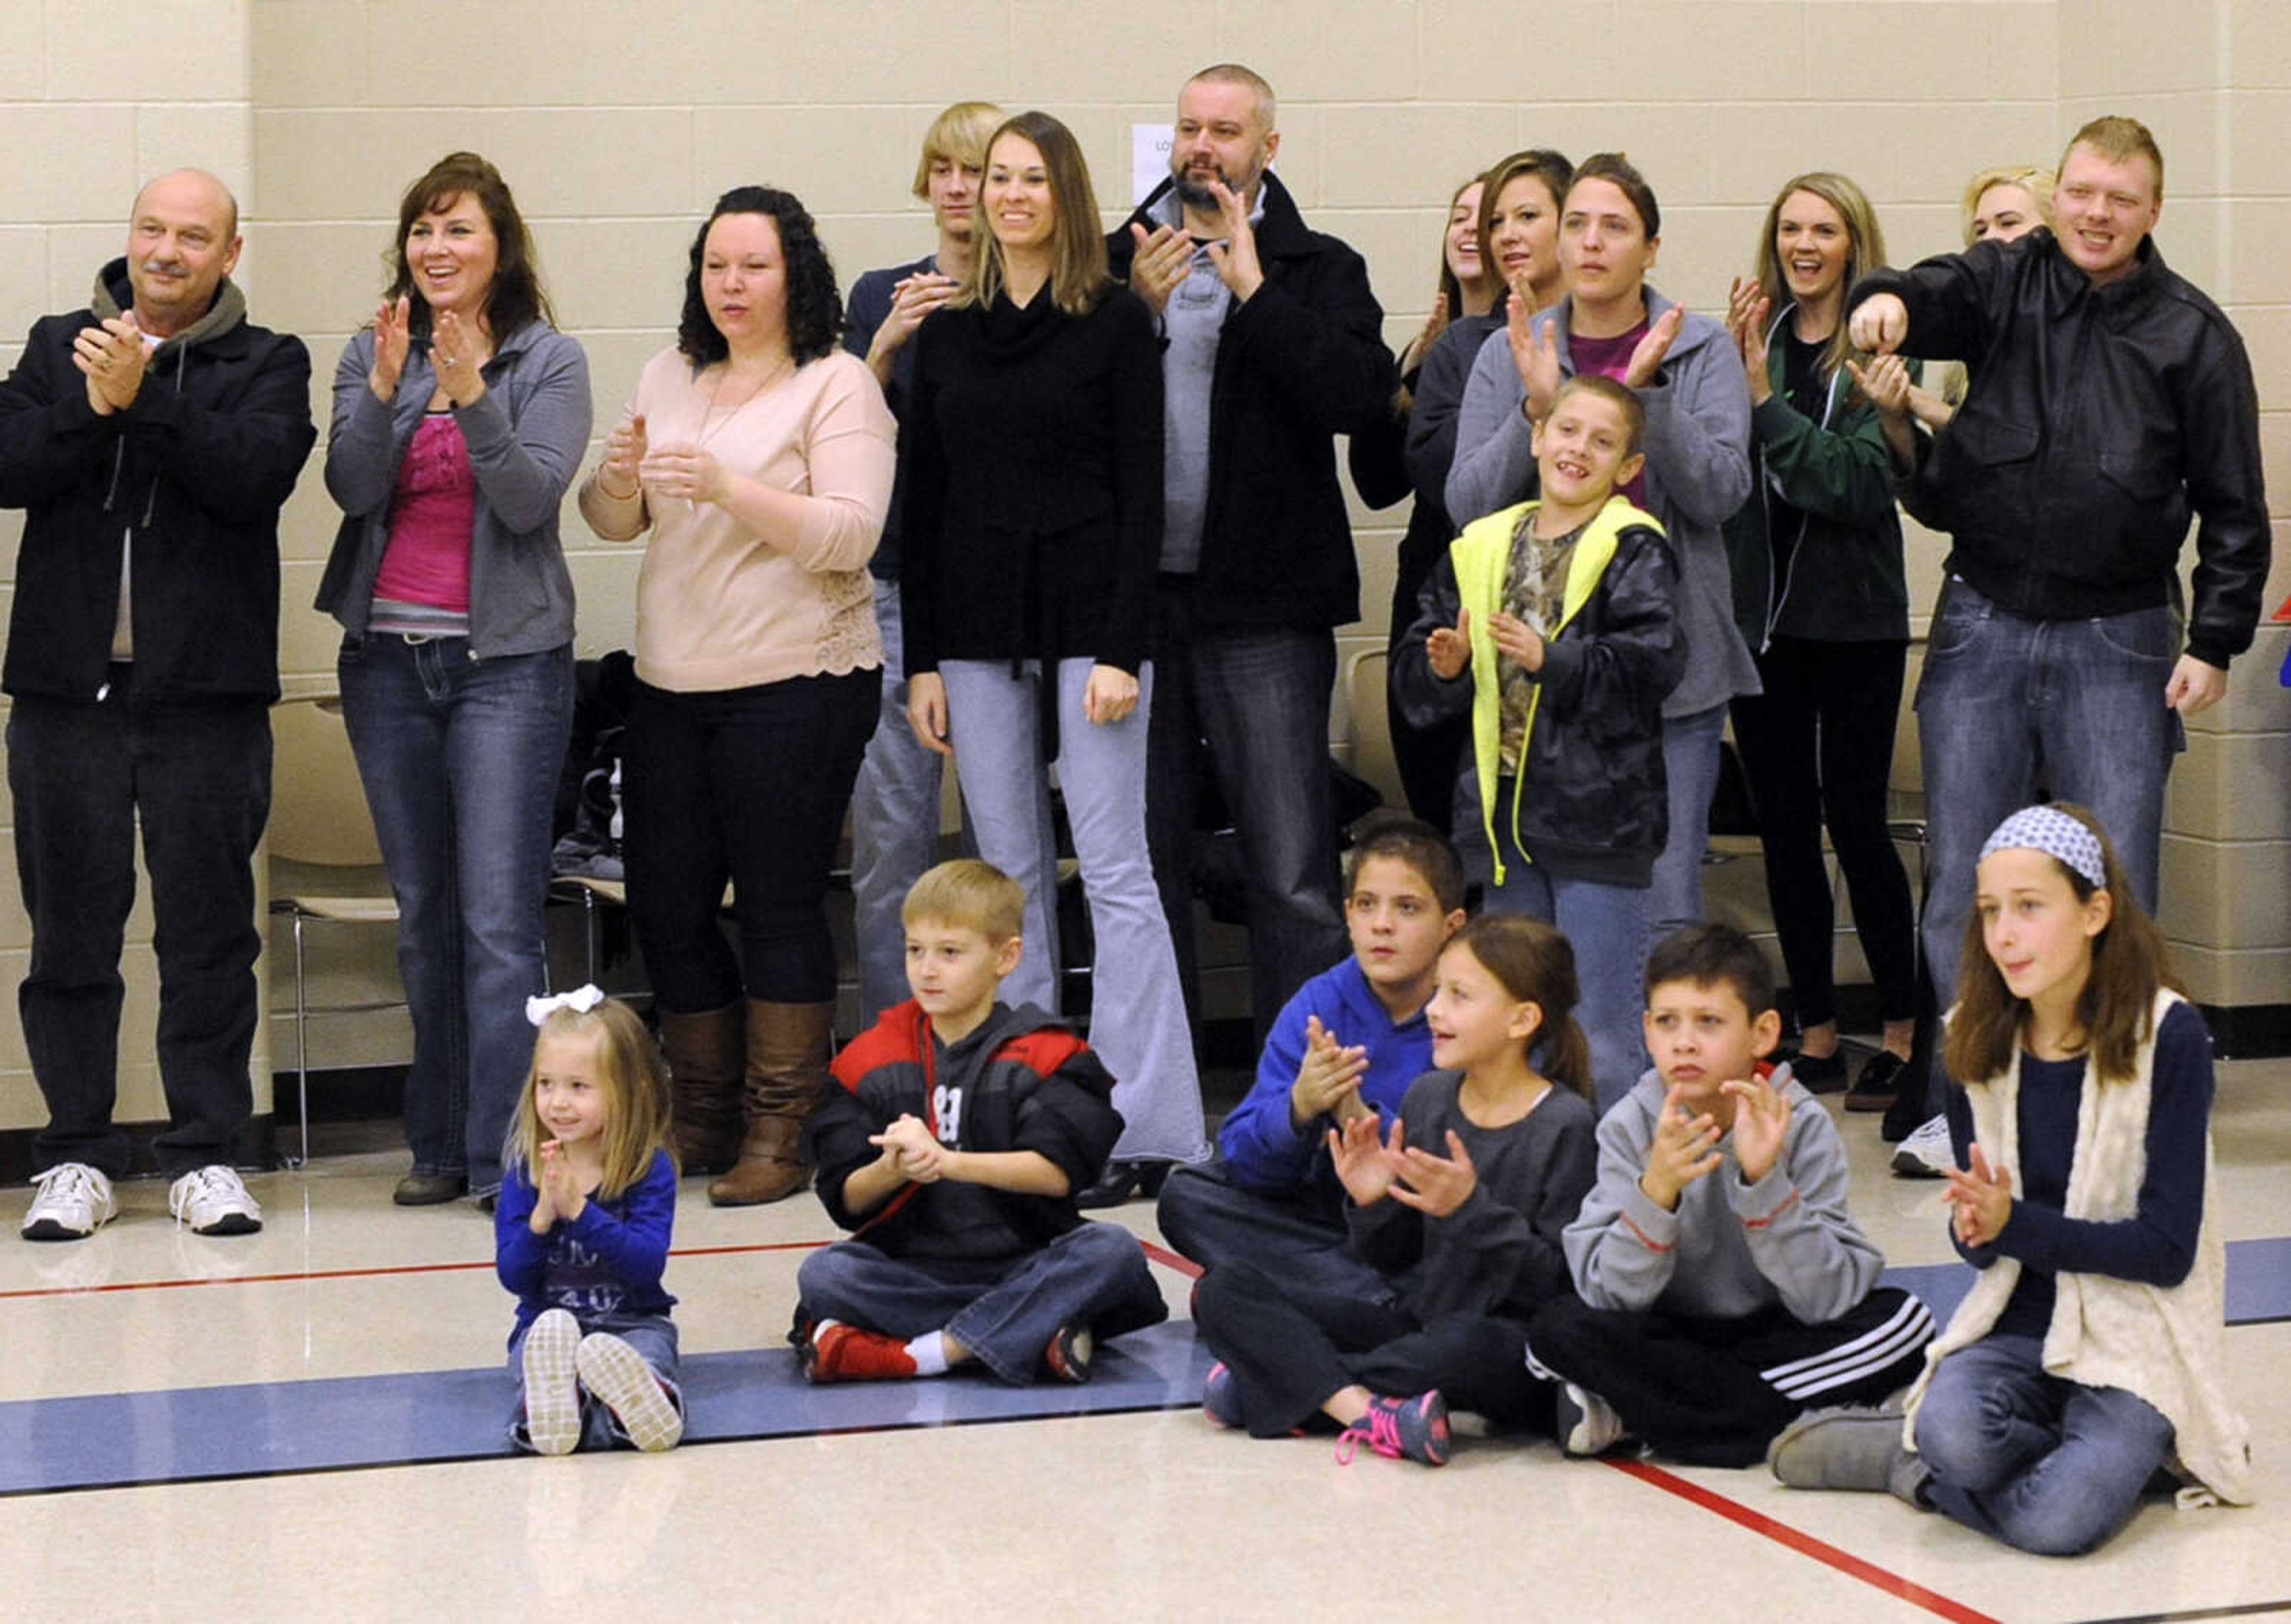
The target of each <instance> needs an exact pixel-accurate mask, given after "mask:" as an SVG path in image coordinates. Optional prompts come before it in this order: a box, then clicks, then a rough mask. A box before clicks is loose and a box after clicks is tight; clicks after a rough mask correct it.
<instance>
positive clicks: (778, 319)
mask: <svg viewBox="0 0 2291 1624" xmlns="http://www.w3.org/2000/svg"><path fill="white" fill-rule="evenodd" d="M700 297H701V300H702V301H703V303H704V304H705V305H706V306H707V307H708V319H709V320H710V321H711V322H713V323H714V324H715V325H716V331H718V332H719V333H720V334H723V335H724V340H725V342H727V343H728V344H729V345H731V347H732V348H733V349H735V350H739V349H743V348H748V347H752V346H755V345H760V344H767V343H779V342H784V341H785V339H786V335H787V257H786V255H784V253H781V252H780V227H779V221H776V220H774V219H773V218H772V217H771V216H770V215H769V214H719V215H718V216H717V217H716V218H715V220H714V221H711V223H710V225H709V227H708V238H707V241H706V242H705V243H704V244H703V245H702V247H701V252H700Z"/></svg>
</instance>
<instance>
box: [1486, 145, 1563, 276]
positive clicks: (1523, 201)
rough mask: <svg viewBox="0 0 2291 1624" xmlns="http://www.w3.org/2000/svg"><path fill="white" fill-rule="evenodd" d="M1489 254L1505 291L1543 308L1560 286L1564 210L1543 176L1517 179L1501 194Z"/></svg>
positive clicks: (1507, 183)
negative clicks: (1544, 297) (1543, 296)
mask: <svg viewBox="0 0 2291 1624" xmlns="http://www.w3.org/2000/svg"><path fill="white" fill-rule="evenodd" d="M1488 249H1489V252H1490V253H1492V254H1493V255H1494V256H1495V272H1496V274H1497V275H1498V276H1499V277H1502V278H1503V279H1504V285H1505V286H1507V287H1509V288H1511V289H1513V290H1514V291H1515V292H1524V293H1526V294H1527V296H1528V298H1529V299H1530V301H1533V302H1540V294H1539V290H1541V289H1545V288H1549V287H1552V286H1554V285H1556V284H1557V282H1558V280H1559V277H1560V269H1559V205H1558V202H1557V201H1556V200H1555V198H1554V197H1552V195H1551V188H1550V187H1549V186H1547V184H1545V182H1544V179H1543V177H1542V176H1541V175H1539V174H1525V175H1514V176H1513V177H1512V178H1511V179H1510V180H1508V181H1505V182H1504V185H1503V189H1502V190H1501V191H1499V192H1498V193H1497V194H1496V208H1495V213H1494V214H1493V215H1492V216H1491V217H1490V219H1489V221H1488Z"/></svg>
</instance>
